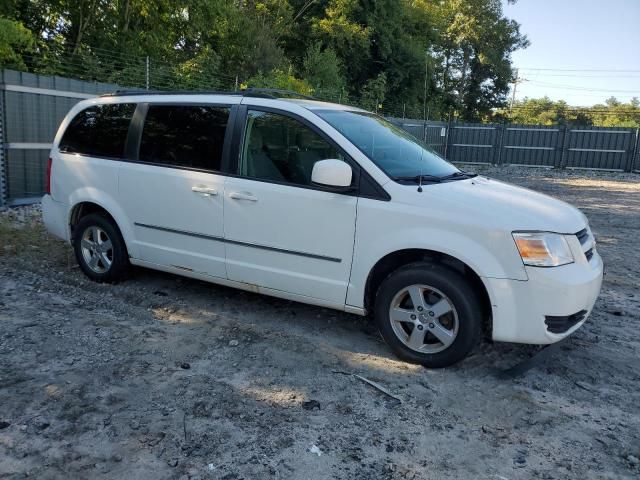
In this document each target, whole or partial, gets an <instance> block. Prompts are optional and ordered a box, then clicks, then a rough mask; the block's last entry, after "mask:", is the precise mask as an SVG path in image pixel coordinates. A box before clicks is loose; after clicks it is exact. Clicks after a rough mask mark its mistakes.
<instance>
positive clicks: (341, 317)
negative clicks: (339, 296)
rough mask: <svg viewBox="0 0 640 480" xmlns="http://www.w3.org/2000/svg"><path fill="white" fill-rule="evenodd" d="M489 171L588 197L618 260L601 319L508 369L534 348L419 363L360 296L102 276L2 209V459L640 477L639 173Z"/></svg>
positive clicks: (254, 471)
mask: <svg viewBox="0 0 640 480" xmlns="http://www.w3.org/2000/svg"><path fill="white" fill-rule="evenodd" d="M482 173H484V174H487V175H489V176H492V177H496V178H501V179H506V180H508V181H511V182H514V183H517V184H521V185H524V186H527V187H530V188H533V189H536V190H539V191H542V192H545V193H548V194H551V195H555V196H557V197H559V198H562V199H564V200H567V201H569V202H572V203H574V204H575V205H577V206H578V207H580V208H581V209H582V210H583V211H584V212H585V213H586V214H587V216H588V217H589V218H590V221H591V225H592V228H593V230H594V233H595V235H596V236H597V239H598V242H599V243H598V248H599V251H600V252H601V254H602V256H603V257H604V260H605V262H606V269H607V272H606V273H607V274H606V277H605V282H604V285H603V289H602V294H601V296H600V298H599V300H598V303H597V305H596V307H595V309H594V312H593V314H592V316H591V317H590V319H589V321H588V322H587V323H586V324H585V326H584V327H583V328H582V329H580V330H579V331H578V332H577V333H576V334H575V335H574V336H573V337H572V338H571V339H570V340H569V341H567V342H566V343H564V344H562V345H561V347H560V348H558V349H557V351H555V352H554V353H553V354H551V355H550V356H549V357H548V358H546V359H544V360H543V361H541V362H539V363H538V364H537V365H536V366H535V367H534V368H532V369H530V370H528V371H527V372H525V373H523V374H521V375H518V376H515V377H510V376H505V375H504V374H503V372H504V371H505V370H506V369H508V368H509V367H511V366H514V365H516V364H518V363H520V362H522V361H523V360H525V359H527V358H529V356H530V355H532V354H533V353H535V351H536V348H535V347H528V346H522V345H511V344H490V343H484V344H483V345H481V346H480V347H479V348H477V349H476V351H475V352H474V354H473V355H472V356H471V357H470V358H468V359H467V360H466V361H464V362H462V363H460V364H458V365H456V366H454V367H452V368H447V369H443V370H427V369H424V368H421V367H418V366H415V365H408V364H405V363H402V362H400V361H398V360H396V359H395V358H394V357H393V355H392V354H391V353H390V351H389V349H388V348H387V347H386V346H385V344H384V343H383V342H382V341H381V339H380V337H379V336H378V334H377V333H376V331H375V329H374V328H372V326H371V325H370V323H369V322H368V321H367V320H366V319H363V318H359V317H356V316H353V315H348V314H344V313H340V312H335V311H330V310H326V309H322V308H317V307H312V306H306V305H301V304H297V303H293V302H288V301H283V300H277V299H273V298H269V297H264V296H259V295H255V294H250V293H245V292H240V291H236V290H232V289H228V288H223V287H218V286H215V285H210V284H206V283H203V282H199V281H194V280H189V279H184V278H180V277H177V276H172V275H168V274H163V273H158V272H153V271H148V270H141V269H140V270H135V271H134V272H133V274H132V277H131V278H130V279H129V280H128V281H126V282H123V283H121V284H119V285H98V284H95V283H91V282H89V281H88V280H87V279H86V278H85V277H84V276H83V275H82V274H81V272H80V271H79V269H78V268H77V267H76V266H75V262H74V259H73V255H72V254H71V251H70V249H69V248H68V247H67V246H66V245H64V244H63V243H61V242H59V241H57V240H55V239H54V238H52V237H50V236H49V235H48V234H47V233H46V232H45V231H44V230H43V227H42V224H41V219H40V211H39V208H38V207H37V206H33V207H23V208H19V209H11V210H7V211H4V212H0V478H3V479H4V478H11V479H13V478H25V477H34V478H43V479H48V478H107V479H122V478H140V479H163V478H184V479H186V478H191V479H195V478H200V479H208V478H211V479H229V480H231V479H262V478H267V479H268V478H276V479H277V478H283V479H325V478H337V479H342V478H344V479H435V478H459V479H530V478H541V479H567V478H579V479H600V478H602V479H614V478H615V479H618V478H629V479H631V478H638V477H639V476H640V460H639V459H640V389H639V387H640V289H639V286H640V260H639V255H638V245H639V244H640V243H639V240H638V239H639V237H640V176H638V175H631V174H629V175H624V174H607V173H594V172H592V173H584V172H582V173H580V172H571V171H566V172H557V171H551V172H550V171H545V170H537V169H529V170H527V169H514V168H507V169H500V170H498V169H492V168H485V169H482ZM352 374H357V375H360V376H362V377H364V378H366V379H369V380H371V381H373V382H376V383H377V384H379V385H380V386H382V387H383V388H385V389H386V390H388V392H389V393H392V394H393V395H394V396H397V397H398V399H395V398H392V397H391V396H388V395H386V394H385V393H383V392H382V391H380V390H378V389H376V388H374V387H373V386H371V385H370V384H368V383H366V382H365V381H363V380H362V379H361V378H358V377H356V376H353V375H352Z"/></svg>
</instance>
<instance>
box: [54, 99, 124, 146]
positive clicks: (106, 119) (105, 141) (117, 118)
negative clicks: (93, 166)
mask: <svg viewBox="0 0 640 480" xmlns="http://www.w3.org/2000/svg"><path fill="white" fill-rule="evenodd" d="M135 109H136V105H135V104H134V103H111V104H102V105H94V106H92V107H89V108H87V109H86V110H83V111H81V112H80V113H78V114H77V115H76V116H75V117H74V118H73V120H71V122H70V123H69V126H68V127H67V130H66V131H65V132H64V135H63V136H62V140H60V145H59V148H60V151H61V152H63V153H80V154H82V155H90V156H93V157H110V158H123V157H124V146H125V143H126V141H127V132H128V131H129V123H131V117H133V112H134V111H135Z"/></svg>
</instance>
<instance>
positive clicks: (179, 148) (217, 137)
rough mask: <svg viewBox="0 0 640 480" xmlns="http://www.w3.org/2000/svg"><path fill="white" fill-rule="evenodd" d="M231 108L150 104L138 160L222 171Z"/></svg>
mask: <svg viewBox="0 0 640 480" xmlns="http://www.w3.org/2000/svg"><path fill="white" fill-rule="evenodd" d="M229 111H230V109H229V108H228V107H214V106H199V105H149V110H148V112H147V117H146V119H145V122H144V128H143V130H142V140H141V142H140V155H139V160H140V161H142V162H150V163H158V164H162V165H170V166H177V167H188V168H197V169H200V170H210V171H219V170H220V165H221V163H222V147H223V145H224V135H225V131H226V128H227V123H228V121H229Z"/></svg>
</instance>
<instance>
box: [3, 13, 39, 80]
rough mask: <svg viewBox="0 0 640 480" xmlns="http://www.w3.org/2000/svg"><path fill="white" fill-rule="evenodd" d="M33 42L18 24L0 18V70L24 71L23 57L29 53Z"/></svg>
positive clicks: (31, 37)
mask: <svg viewBox="0 0 640 480" xmlns="http://www.w3.org/2000/svg"><path fill="white" fill-rule="evenodd" d="M34 45H35V40H34V38H33V34H32V33H31V31H30V30H29V29H27V28H25V27H24V25H22V24H21V23H20V22H16V21H14V20H9V19H7V18H3V17H0V68H15V69H25V68H26V65H25V63H24V60H23V55H24V54H25V53H27V52H31V51H32V50H33V47H34Z"/></svg>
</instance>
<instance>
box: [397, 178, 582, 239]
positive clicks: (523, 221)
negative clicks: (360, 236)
mask: <svg viewBox="0 0 640 480" xmlns="http://www.w3.org/2000/svg"><path fill="white" fill-rule="evenodd" d="M405 188H407V189H409V188H410V192H411V193H415V195H411V197H410V198H408V197H405V200H407V201H408V203H412V204H415V205H417V204H418V203H419V204H421V205H425V206H426V204H428V205H430V206H431V207H434V206H435V205H440V206H439V208H441V209H442V211H443V212H448V213H450V214H455V215H458V216H462V217H469V218H470V219H473V222H482V223H484V224H485V225H487V226H488V225H492V226H493V227H494V228H499V229H505V230H510V231H515V230H539V231H548V232H557V233H566V234H574V233H576V232H579V231H580V230H582V229H583V228H585V227H586V225H587V219H586V217H585V216H584V214H583V213H582V212H581V211H580V210H578V209H577V208H575V207H574V206H572V205H569V204H568V203H566V202H563V201H561V200H558V199H556V198H553V197H550V196H548V195H544V194H542V193H538V192H534V191H532V190H529V189H527V188H522V187H517V186H515V185H510V184H508V183H504V182H500V181H497V180H493V179H489V178H486V177H480V176H478V177H475V178H472V179H468V180H457V181H453V182H445V183H440V184H431V185H427V186H425V187H424V191H423V193H419V192H417V189H415V188H412V187H405ZM407 193H408V192H407ZM425 194H426V195H425ZM403 196H404V195H403ZM416 202H417V203H416ZM423 202H424V203H423Z"/></svg>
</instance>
